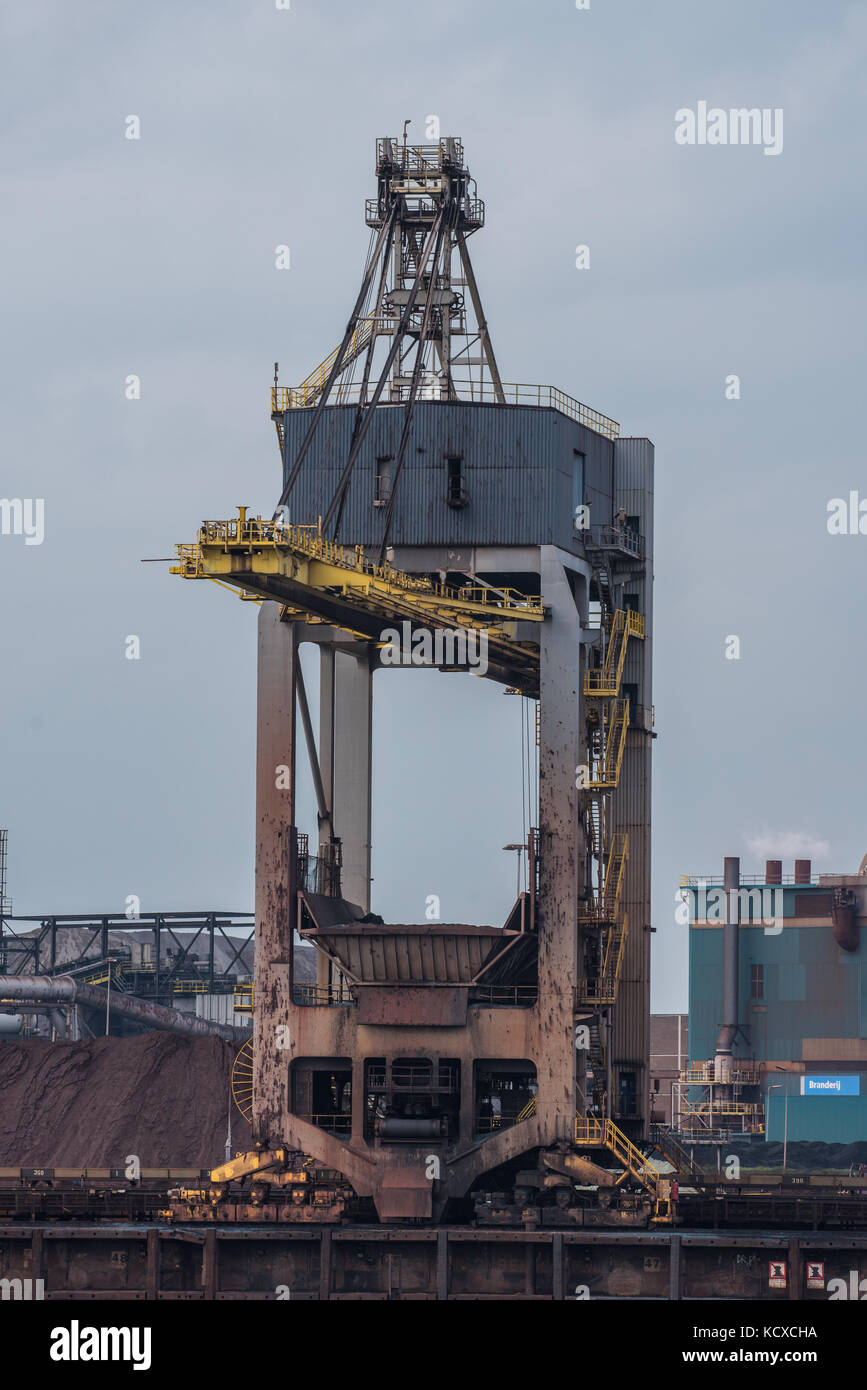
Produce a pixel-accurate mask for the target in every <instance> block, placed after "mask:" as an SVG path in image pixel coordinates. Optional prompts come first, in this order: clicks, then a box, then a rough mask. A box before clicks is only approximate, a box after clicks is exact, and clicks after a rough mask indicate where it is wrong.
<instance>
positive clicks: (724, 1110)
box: [681, 1100, 764, 1115]
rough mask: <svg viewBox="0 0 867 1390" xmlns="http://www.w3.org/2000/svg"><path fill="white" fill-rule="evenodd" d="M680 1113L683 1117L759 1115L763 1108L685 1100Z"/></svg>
mask: <svg viewBox="0 0 867 1390" xmlns="http://www.w3.org/2000/svg"><path fill="white" fill-rule="evenodd" d="M681 1113H682V1114H684V1115H759V1114H764V1106H762V1105H759V1104H757V1103H751V1102H746V1101H737V1100H700V1101H699V1100H696V1101H693V1100H685V1101H684V1102H683V1104H682V1106H681Z"/></svg>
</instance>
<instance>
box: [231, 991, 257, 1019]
mask: <svg viewBox="0 0 867 1390" xmlns="http://www.w3.org/2000/svg"><path fill="white" fill-rule="evenodd" d="M232 1005H233V1008H234V1010H235V1013H236V1014H251V1013H252V1012H253V986H252V985H235V988H234V990H233V991H232Z"/></svg>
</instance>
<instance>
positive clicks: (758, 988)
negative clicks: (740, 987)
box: [750, 965, 765, 999]
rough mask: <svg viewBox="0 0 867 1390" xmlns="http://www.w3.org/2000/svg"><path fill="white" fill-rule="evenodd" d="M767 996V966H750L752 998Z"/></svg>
mask: <svg viewBox="0 0 867 1390" xmlns="http://www.w3.org/2000/svg"><path fill="white" fill-rule="evenodd" d="M764 997H765V967H764V966H763V965H751V966H750V998H751V999H764Z"/></svg>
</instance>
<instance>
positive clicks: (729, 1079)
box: [680, 1062, 762, 1086]
mask: <svg viewBox="0 0 867 1390" xmlns="http://www.w3.org/2000/svg"><path fill="white" fill-rule="evenodd" d="M761 1076H762V1071H761V1067H760V1066H759V1063H758V1062H738V1063H737V1065H736V1066H735V1067H733V1068H732V1070H731V1072H730V1073H729V1074H728V1075H727V1076H726V1077H725V1078H724V1079H722V1078H717V1077H716V1076H715V1075H714V1065H713V1063H712V1062H708V1063H705V1064H703V1065H701V1064H698V1065H694V1066H691V1067H687V1068H685V1070H683V1071H681V1073H680V1079H681V1081H685V1082H688V1083H690V1084H692V1085H705V1086H710V1085H719V1086H758V1085H759V1083H760V1081H761Z"/></svg>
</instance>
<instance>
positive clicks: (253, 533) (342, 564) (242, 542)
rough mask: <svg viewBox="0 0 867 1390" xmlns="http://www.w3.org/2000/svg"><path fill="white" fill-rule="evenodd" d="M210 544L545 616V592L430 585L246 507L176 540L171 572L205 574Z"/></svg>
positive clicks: (421, 593) (495, 611)
mask: <svg viewBox="0 0 867 1390" xmlns="http://www.w3.org/2000/svg"><path fill="white" fill-rule="evenodd" d="M206 546H219V547H222V548H223V550H224V551H225V552H226V553H228V552H229V551H237V550H238V549H241V550H244V551H248V552H251V553H252V552H253V551H254V550H261V549H265V548H272V549H280V550H285V551H291V552H293V553H294V554H295V555H298V556H302V557H304V558H306V559H309V560H320V561H322V562H323V564H326V565H333V566H334V567H335V568H336V569H341V570H344V571H351V572H353V573H355V574H360V575H364V576H365V578H370V579H379V580H382V581H383V582H385V583H387V584H389V585H391V586H392V587H393V588H395V589H400V590H402V591H403V592H405V593H407V594H411V595H416V596H418V597H420V598H425V599H430V600H435V599H440V598H441V599H445V600H451V601H453V602H457V603H466V604H468V605H469V604H471V605H472V606H473V608H474V609H477V610H480V611H481V612H482V613H485V611H486V610H487V612H489V613H490V615H491V620H492V621H494V620H496V619H499V618H502V617H503V615H504V614H508V615H509V616H510V617H514V618H519V617H520V618H532V619H535V620H538V621H540V622H541V620H542V618H543V616H544V613H543V607H542V596H541V594H522V593H520V592H519V591H518V590H517V589H510V588H506V589H491V588H484V587H480V586H477V585H471V584H468V585H464V586H463V587H462V588H451V587H449V586H448V585H446V584H432V583H431V581H430V580H429V579H427V578H424V577H422V576H419V575H412V574H407V573H405V572H404V571H403V570H397V569H394V568H393V566H391V565H389V564H387V563H385V564H380V563H379V562H378V561H373V560H368V559H366V558H365V554H364V547H363V546H360V545H356V546H344V545H340V544H338V542H337V541H332V540H328V539H327V538H326V537H325V536H323V535H322V533H321V531H320V529H319V526H318V524H317V525H316V526H313V525H309V526H295V525H286V524H284V523H283V522H281V521H279V520H277V521H274V520H267V519H266V518H264V517H261V516H254V517H248V516H247V509H246V507H241V508H239V515H238V516H236V517H230V518H229V519H228V520H226V521H206V522H204V523H203V524H202V526H201V527H200V528H199V532H198V537H197V539H196V540H195V541H194V542H193V543H192V544H187V543H186V542H184V543H181V544H179V545H177V546H176V550H177V553H178V559H179V561H180V563H179V564H178V565H176V566H173V567H172V573H173V574H179V575H181V576H182V578H184V579H198V578H203V577H205V560H204V555H203V548H204V547H206ZM636 616H637V615H636Z"/></svg>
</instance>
